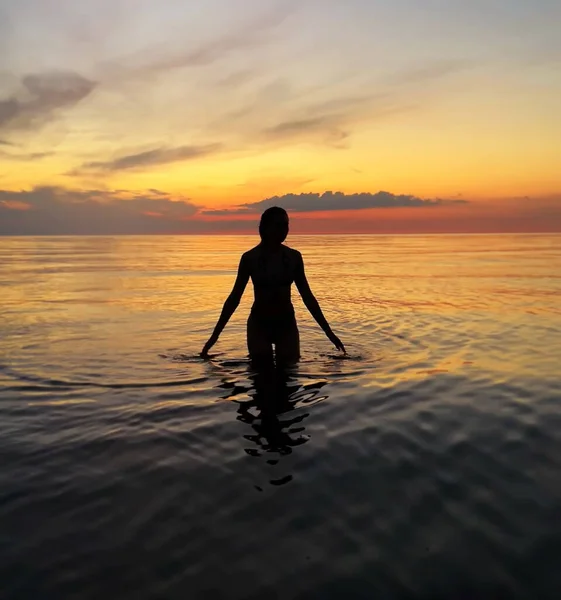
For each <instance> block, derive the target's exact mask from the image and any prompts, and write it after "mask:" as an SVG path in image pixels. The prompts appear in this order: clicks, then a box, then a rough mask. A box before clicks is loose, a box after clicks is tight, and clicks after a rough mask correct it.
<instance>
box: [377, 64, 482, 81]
mask: <svg viewBox="0 0 561 600" xmlns="http://www.w3.org/2000/svg"><path fill="white" fill-rule="evenodd" d="M476 64H477V63H476V62H475V61H473V60H467V59H459V58H443V59H440V60H432V61H428V62H426V63H423V64H417V65H413V66H411V67H409V68H406V69H403V70H398V71H396V72H394V73H392V74H391V75H389V76H387V77H386V79H385V83H387V84H389V85H411V84H415V85H418V84H425V83H429V82H431V81H436V80H438V79H443V78H445V77H448V76H451V75H455V74H456V73H460V72H462V71H466V70H467V69H469V68H472V67H474V66H476Z"/></svg>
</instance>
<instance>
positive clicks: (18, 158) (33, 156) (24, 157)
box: [0, 150, 54, 162]
mask: <svg viewBox="0 0 561 600" xmlns="http://www.w3.org/2000/svg"><path fill="white" fill-rule="evenodd" d="M53 154H54V152H29V153H28V154H13V153H12V152H4V151H2V150H0V158H3V159H4V160H10V161H14V162H31V161H34V160H41V159H43V158H47V157H48V156H53Z"/></svg>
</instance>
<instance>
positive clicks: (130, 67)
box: [101, 0, 299, 78]
mask: <svg viewBox="0 0 561 600" xmlns="http://www.w3.org/2000/svg"><path fill="white" fill-rule="evenodd" d="M298 5H299V3H298V2H295V1H292V0H291V1H290V2H280V3H278V4H276V5H275V6H274V7H273V8H272V9H271V10H269V11H267V12H265V13H263V14H261V15H258V16H256V17H255V18H253V19H251V20H250V21H249V22H247V23H245V24H243V25H241V26H239V27H234V28H232V27H231V28H230V30H229V31H228V33H226V34H223V35H219V36H217V37H215V38H213V39H211V40H209V41H207V42H205V43H202V44H200V45H199V46H197V47H195V48H190V49H181V50H176V51H173V50H171V49H170V48H169V46H168V48H167V49H163V50H158V49H157V48H150V49H149V50H146V51H145V52H143V53H137V54H136V55H134V56H130V57H128V59H125V60H122V61H120V63H114V64H112V65H109V64H105V65H101V67H102V70H103V71H104V72H106V73H108V74H109V76H110V77H111V76H117V77H119V78H121V77H123V76H125V77H127V76H129V77H134V76H135V75H140V74H143V73H145V74H150V73H158V72H164V71H170V70H175V69H182V68H189V67H191V68H194V67H206V66H210V65H212V64H214V63H216V62H218V61H220V60H222V59H223V58H225V57H226V56H228V55H230V54H232V53H235V52H238V51H243V50H248V49H254V48H256V47H258V46H262V45H264V44H265V43H267V42H268V41H270V39H271V37H270V33H271V31H273V30H274V29H275V28H277V27H278V26H280V25H281V24H282V23H283V22H284V21H285V20H286V19H287V18H288V17H289V16H290V15H291V14H292V13H293V12H294V11H295V10H296V8H297V7H298Z"/></svg>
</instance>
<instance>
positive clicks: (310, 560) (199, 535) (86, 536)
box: [0, 234, 561, 600]
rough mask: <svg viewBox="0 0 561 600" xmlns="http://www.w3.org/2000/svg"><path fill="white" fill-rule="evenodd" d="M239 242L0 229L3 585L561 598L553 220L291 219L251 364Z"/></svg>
mask: <svg viewBox="0 0 561 600" xmlns="http://www.w3.org/2000/svg"><path fill="white" fill-rule="evenodd" d="M257 241H258V240H257V237H256V236H242V235H237V236H236V235H233V236H188V235H186V236H121V237H120V236H116V237H103V236H94V237H64V236H61V237H4V238H0V309H1V310H0V599H1V600H12V599H14V600H15V599H18V600H20V599H33V600H51V599H53V600H65V599H67V598H69V599H74V598H75V599H79V600H90V599H91V600H99V599H105V600H112V599H115V600H128V599H131V600H133V599H134V600H143V599H160V598H161V599H166V600H170V599H176V598H177V599H181V600H183V599H185V600H190V599H199V598H201V599H204V600H207V599H208V600H213V599H222V598H224V599H228V600H230V599H232V600H236V599H240V600H251V599H282V600H284V599H289V600H292V599H296V600H300V599H302V600H304V599H306V600H308V599H311V600H315V599H318V600H331V599H344V600H347V599H349V600H353V599H372V600H382V599H402V598H403V599H407V598H421V599H427V600H439V599H449V600H458V599H464V598H466V599H470V600H476V599H477V600H480V599H485V598H489V599H501V598H505V599H518V598H521V599H522V598H524V599H525V598H528V599H532V600H538V599H541V598H544V599H545V598H552V599H558V598H560V597H561V235H533V234H532V235H510V234H508V235H507V234H505V235H426V236H425V235H401V236H399V235H325V236H324V235H314V236H297V235H294V236H292V235H291V236H289V238H288V240H287V243H288V245H290V246H291V247H294V248H296V249H298V250H300V251H301V252H302V255H303V257H304V261H305V265H306V273H307V277H308V281H309V283H310V286H311V288H312V291H313V292H314V293H315V295H316V297H317V299H318V301H319V303H320V305H321V307H322V309H323V312H324V314H325V316H326V317H327V319H328V321H329V322H330V324H331V326H332V328H333V330H334V331H335V333H336V334H337V335H338V336H339V337H340V338H341V340H342V341H343V343H344V344H345V346H346V348H347V355H346V356H345V355H342V354H341V353H340V352H338V351H337V350H336V349H335V348H334V347H333V346H332V345H331V343H330V342H329V340H328V339H327V338H326V337H325V335H324V334H323V332H322V331H321V329H320V328H319V327H318V326H317V324H316V323H315V322H314V321H313V319H312V317H311V316H310V314H309V313H308V312H307V310H306V308H305V307H304V305H303V303H302V301H301V299H300V297H299V296H298V293H297V291H296V290H294V291H293V297H294V304H295V308H296V315H297V320H298V325H299V328H300V336H301V349H302V360H301V362H300V363H299V364H298V365H297V366H296V367H294V368H292V369H289V370H288V371H285V372H280V371H279V372H275V373H267V374H263V373H256V372H254V371H253V370H252V369H251V367H250V365H249V363H248V360H247V349H246V341H245V326H246V320H247V316H248V312H249V309H250V306H251V302H252V295H253V291H252V289H251V284H250V285H248V288H247V289H246V292H245V295H244V297H243V299H242V302H241V304H240V306H239V308H238V310H237V311H236V313H235V314H234V316H233V317H232V319H231V321H230V323H229V324H228V325H227V327H226V329H225V330H224V332H223V334H222V336H221V337H220V340H219V341H218V343H217V344H216V346H215V347H214V348H213V349H212V351H211V354H210V357H209V359H208V360H203V359H201V358H200V356H199V353H200V351H201V349H202V347H203V345H204V343H205V342H206V340H207V339H208V337H209V335H210V333H211V331H212V328H213V327H214V325H215V323H216V320H217V318H218V316H219V314H220V311H221V308H222V304H223V302H224V300H225V299H226V296H227V295H228V293H229V292H230V290H231V288H232V285H233V282H234V278H235V275H236V269H237V266H238V263H239V259H240V255H241V253H242V252H244V251H245V250H247V249H249V248H251V247H252V246H253V245H255V244H256V243H257Z"/></svg>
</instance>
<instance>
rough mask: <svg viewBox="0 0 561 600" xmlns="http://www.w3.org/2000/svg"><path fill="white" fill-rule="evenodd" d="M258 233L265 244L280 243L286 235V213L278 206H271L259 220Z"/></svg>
mask: <svg viewBox="0 0 561 600" xmlns="http://www.w3.org/2000/svg"><path fill="white" fill-rule="evenodd" d="M259 235H260V236H261V239H262V240H263V242H265V243H266V244H282V243H283V242H284V240H285V239H286V236H287V235H288V213H287V212H286V210H284V208H281V207H280V206H271V207H270V208H268V209H267V210H266V211H265V212H264V213H263V214H262V215H261V221H260V222H259Z"/></svg>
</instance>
